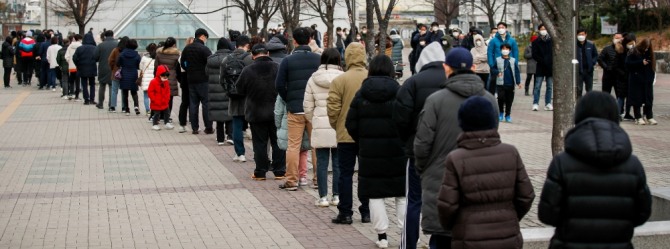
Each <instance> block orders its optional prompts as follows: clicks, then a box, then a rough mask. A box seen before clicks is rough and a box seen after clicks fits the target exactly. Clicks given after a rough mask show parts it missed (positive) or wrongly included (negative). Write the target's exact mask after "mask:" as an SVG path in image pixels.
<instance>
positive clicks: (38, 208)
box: [0, 75, 670, 248]
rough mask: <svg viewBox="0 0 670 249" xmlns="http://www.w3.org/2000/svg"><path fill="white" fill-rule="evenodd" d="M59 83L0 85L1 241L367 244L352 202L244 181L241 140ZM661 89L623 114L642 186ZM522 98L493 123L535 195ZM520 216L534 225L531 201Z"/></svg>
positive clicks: (533, 139)
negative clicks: (119, 106) (342, 221)
mask: <svg viewBox="0 0 670 249" xmlns="http://www.w3.org/2000/svg"><path fill="white" fill-rule="evenodd" d="M599 87H600V86H599V85H596V86H595V87H594V88H595V89H598V88H599ZM59 95H60V94H58V93H54V92H50V91H37V90H36V89H35V88H34V87H32V88H23V87H16V86H14V88H12V89H9V90H6V89H3V90H0V138H1V139H0V141H1V143H0V248H77V247H82V248H374V242H373V241H374V240H375V239H376V236H375V232H374V230H373V229H372V226H371V225H370V224H362V223H360V216H359V215H357V214H356V215H354V221H355V222H354V224H353V225H351V226H347V225H333V224H331V223H330V218H332V217H333V216H334V215H335V214H336V211H337V210H336V208H335V207H329V208H317V207H315V206H314V201H315V200H316V197H317V193H316V191H315V190H313V189H310V188H302V189H301V190H299V191H297V192H285V191H280V190H278V189H277V184H278V183H279V181H274V180H271V179H269V180H267V181H264V182H256V181H252V180H251V179H250V178H249V176H250V174H251V173H252V172H253V152H252V150H251V146H250V143H249V141H246V147H247V156H248V158H249V159H250V160H249V162H247V163H235V162H233V161H232V156H233V155H234V152H233V148H232V147H231V146H221V147H220V146H216V143H215V137H214V136H213V135H203V134H201V135H197V136H196V135H191V134H190V133H187V134H179V133H177V132H176V131H167V130H162V131H160V132H155V131H151V130H150V126H149V124H148V123H147V122H146V116H139V117H138V116H134V115H133V116H130V117H126V116H124V115H122V114H119V113H116V114H110V113H107V112H106V111H103V110H98V109H96V108H95V107H93V106H84V105H82V104H81V102H76V103H75V102H69V101H65V100H61V99H59V98H58V97H59ZM669 97H670V76H666V75H659V83H658V84H657V86H656V100H657V103H656V104H655V106H654V107H655V113H656V117H657V119H658V120H659V122H660V124H659V125H658V126H654V127H650V126H635V125H633V124H632V123H631V122H624V123H623V124H622V127H624V129H625V130H626V131H627V132H628V133H629V135H630V136H631V138H632V140H633V143H634V150H635V153H636V154H637V155H638V156H639V157H640V159H641V160H642V162H643V164H644V165H645V168H646V170H647V175H648V181H649V184H650V186H651V187H670V173H668V172H670V171H668V170H666V169H667V167H669V166H668V165H670V164H669V163H670V159H668V157H666V156H665V153H667V149H666V148H668V147H669V146H670V142H667V141H668V140H667V138H669V137H670V132H669V131H670V124H669V122H670V116H669V113H670V101H668V99H669ZM179 100H180V99H179V98H175V102H176V103H175V105H178V103H179ZM530 103H531V97H526V96H523V91H517V93H516V101H515V104H514V110H513V117H514V123H512V124H502V125H501V127H500V132H501V135H502V139H503V141H505V142H507V143H511V144H513V145H515V146H516V147H517V148H518V149H519V151H520V152H521V155H522V158H523V160H524V163H525V164H526V167H527V169H528V172H529V174H530V176H531V180H532V181H533V184H534V186H535V189H536V194H537V195H538V196H539V194H540V190H541V187H542V183H543V181H544V175H545V170H546V168H547V165H548V163H549V161H550V159H551V153H550V147H549V145H550V144H549V141H550V138H551V136H550V131H551V128H550V124H551V112H544V111H539V112H532V111H530ZM175 117H176V115H175ZM310 174H311V173H310ZM268 175H271V174H268ZM355 201H356V202H357V200H355ZM390 203H391V202H390V201H389V204H390ZM355 205H356V203H355ZM390 207H391V205H389V210H388V211H389V212H388V213H389V218H390V220H391V226H390V229H389V238H390V242H391V246H397V244H398V240H399V234H400V229H398V228H397V227H396V223H395V222H393V220H395V217H394V213H395V212H393V211H392V210H391V209H390ZM522 226H523V227H538V226H542V224H541V223H540V222H538V221H537V212H536V209H535V208H534V209H533V210H531V213H530V214H529V215H528V216H527V217H526V218H525V219H524V220H523V221H522ZM425 242H427V238H426V237H422V244H425Z"/></svg>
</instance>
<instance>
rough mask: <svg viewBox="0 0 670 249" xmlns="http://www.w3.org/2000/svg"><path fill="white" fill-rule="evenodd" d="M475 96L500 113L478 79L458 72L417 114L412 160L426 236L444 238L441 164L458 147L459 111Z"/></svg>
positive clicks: (491, 96)
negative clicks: (439, 206)
mask: <svg viewBox="0 0 670 249" xmlns="http://www.w3.org/2000/svg"><path fill="white" fill-rule="evenodd" d="M474 95H478V96H483V97H485V98H487V99H488V100H489V101H490V102H491V104H492V105H493V106H494V110H495V113H499V109H498V103H497V100H496V99H495V98H494V97H493V95H491V94H490V93H489V92H488V91H486V90H485V89H484V83H483V82H482V80H481V78H479V76H477V75H476V74H474V73H460V74H452V75H451V76H450V77H449V78H448V79H447V81H446V83H445V85H444V89H441V90H439V91H437V92H435V93H433V94H432V95H430V96H429V97H428V98H427V99H426V103H425V104H424V107H423V111H421V113H420V114H419V121H418V125H417V131H416V137H415V138H414V157H415V159H416V169H417V171H418V172H419V174H420V175H421V191H422V192H423V198H422V201H423V204H422V206H421V215H422V218H421V227H422V229H423V232H424V233H426V234H439V235H447V231H446V230H445V229H444V228H442V225H441V224H440V221H439V217H438V214H437V195H438V193H439V190H440V186H441V185H442V178H443V177H444V170H445V163H444V162H446V158H447V155H448V154H449V152H451V151H452V150H454V149H456V148H457V143H456V142H457V139H458V136H459V135H460V133H461V132H462V130H461V128H460V127H459V126H458V108H459V107H460V105H461V104H462V103H463V101H465V99H467V98H468V97H470V96H474ZM496 120H497V119H496Z"/></svg>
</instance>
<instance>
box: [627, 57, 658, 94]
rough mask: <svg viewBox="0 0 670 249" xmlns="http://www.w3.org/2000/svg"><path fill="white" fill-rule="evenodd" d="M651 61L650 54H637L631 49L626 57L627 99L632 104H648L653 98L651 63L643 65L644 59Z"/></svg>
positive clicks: (653, 74)
mask: <svg viewBox="0 0 670 249" xmlns="http://www.w3.org/2000/svg"><path fill="white" fill-rule="evenodd" d="M645 59H646V60H649V61H651V54H649V53H647V54H638V53H635V50H633V51H632V52H631V53H630V54H628V57H626V69H627V71H628V101H630V103H631V104H632V105H633V106H642V104H645V103H647V104H650V103H652V102H653V100H654V91H653V90H654V87H653V83H654V76H655V73H654V70H653V69H652V68H651V63H649V64H647V65H646V66H645V65H644V63H643V61H644V60H645Z"/></svg>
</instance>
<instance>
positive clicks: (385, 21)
mask: <svg viewBox="0 0 670 249" xmlns="http://www.w3.org/2000/svg"><path fill="white" fill-rule="evenodd" d="M397 3H398V0H389V3H388V5H387V6H386V9H385V10H384V13H382V10H381V8H380V6H379V0H366V1H365V5H366V8H365V13H366V14H365V16H366V25H367V27H368V30H369V31H368V35H367V36H366V37H365V50H366V52H367V53H368V56H369V57H372V56H373V55H374V52H375V42H374V41H375V37H374V36H375V35H374V33H373V32H371V31H373V30H374V29H373V27H374V16H376V17H377V24H378V32H379V51H380V52H379V53H380V54H383V53H384V51H385V50H386V39H388V32H387V31H388V26H389V18H391V13H392V12H393V8H395V6H396V4H397ZM382 7H383V6H382Z"/></svg>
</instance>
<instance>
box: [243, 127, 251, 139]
mask: <svg viewBox="0 0 670 249" xmlns="http://www.w3.org/2000/svg"><path fill="white" fill-rule="evenodd" d="M244 138H246V139H248V140H251V129H248V130H247V131H246V132H245V133H244Z"/></svg>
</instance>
